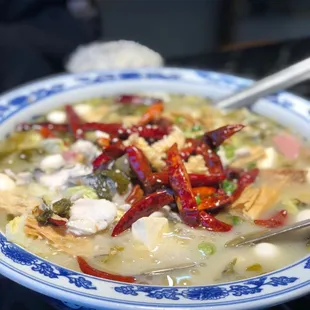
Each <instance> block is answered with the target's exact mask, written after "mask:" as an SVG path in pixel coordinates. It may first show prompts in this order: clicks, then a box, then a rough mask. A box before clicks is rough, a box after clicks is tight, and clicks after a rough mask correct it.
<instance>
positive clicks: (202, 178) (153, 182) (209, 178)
mask: <svg viewBox="0 0 310 310" xmlns="http://www.w3.org/2000/svg"><path fill="white" fill-rule="evenodd" d="M188 176H189V180H190V182H191V185H192V186H193V187H198V186H213V185H217V184H219V183H220V182H222V181H223V180H224V179H225V175H205V174H198V173H190V174H189V175H188ZM148 182H149V185H150V186H152V187H155V188H157V187H160V186H167V185H169V176H168V172H167V171H163V172H156V173H152V174H151V175H150V176H149V177H148Z"/></svg>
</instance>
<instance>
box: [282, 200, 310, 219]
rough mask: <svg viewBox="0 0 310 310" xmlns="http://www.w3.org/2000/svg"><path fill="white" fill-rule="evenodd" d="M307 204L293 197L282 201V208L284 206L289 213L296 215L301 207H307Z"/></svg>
mask: <svg viewBox="0 0 310 310" xmlns="http://www.w3.org/2000/svg"><path fill="white" fill-rule="evenodd" d="M307 206H308V204H306V203H304V202H302V201H300V200H299V199H297V198H293V199H287V200H284V201H282V205H281V209H283V207H284V209H285V210H286V211H287V212H288V213H290V214H292V215H296V214H297V213H298V212H299V210H300V209H301V208H305V207H307Z"/></svg>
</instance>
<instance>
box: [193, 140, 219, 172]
mask: <svg viewBox="0 0 310 310" xmlns="http://www.w3.org/2000/svg"><path fill="white" fill-rule="evenodd" d="M196 152H197V154H200V155H202V156H203V159H204V161H205V164H206V166H207V167H208V171H209V173H210V174H211V175H224V174H225V173H224V168H223V165H222V161H221V159H220V157H219V156H218V155H217V154H216V152H215V151H214V150H212V149H211V148H210V147H209V146H208V145H207V144H202V145H200V146H199V147H198V148H197V149H196Z"/></svg>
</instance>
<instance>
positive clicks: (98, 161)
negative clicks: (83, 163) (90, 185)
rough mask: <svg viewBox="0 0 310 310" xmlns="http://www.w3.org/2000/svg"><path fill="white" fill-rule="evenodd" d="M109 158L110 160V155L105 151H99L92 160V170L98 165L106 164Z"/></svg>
mask: <svg viewBox="0 0 310 310" xmlns="http://www.w3.org/2000/svg"><path fill="white" fill-rule="evenodd" d="M110 160H112V158H111V157H110V156H108V155H107V154H106V153H101V154H100V155H99V156H97V157H96V158H95V159H94V161H93V162H92V165H93V169H94V170H96V169H98V168H99V167H100V166H102V165H104V164H107V163H108V162H109V161H110Z"/></svg>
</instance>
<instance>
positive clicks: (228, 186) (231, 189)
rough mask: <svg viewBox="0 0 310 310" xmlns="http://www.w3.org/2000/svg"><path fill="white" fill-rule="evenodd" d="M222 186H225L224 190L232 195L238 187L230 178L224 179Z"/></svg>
mask: <svg viewBox="0 0 310 310" xmlns="http://www.w3.org/2000/svg"><path fill="white" fill-rule="evenodd" d="M222 186H223V190H224V191H225V193H226V194H228V195H231V194H232V193H233V192H234V191H235V189H236V188H237V185H236V183H234V182H232V181H228V180H224V181H223V184H222Z"/></svg>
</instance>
